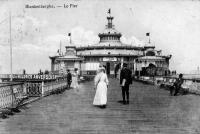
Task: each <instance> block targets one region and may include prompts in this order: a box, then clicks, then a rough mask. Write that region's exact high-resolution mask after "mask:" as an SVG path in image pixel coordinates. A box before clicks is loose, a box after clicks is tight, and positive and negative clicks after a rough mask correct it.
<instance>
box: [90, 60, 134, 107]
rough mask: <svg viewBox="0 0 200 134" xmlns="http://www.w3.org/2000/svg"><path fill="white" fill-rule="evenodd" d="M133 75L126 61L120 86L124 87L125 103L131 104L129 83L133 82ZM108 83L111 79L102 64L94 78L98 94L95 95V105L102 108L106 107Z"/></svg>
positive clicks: (121, 74) (123, 96)
mask: <svg viewBox="0 0 200 134" xmlns="http://www.w3.org/2000/svg"><path fill="white" fill-rule="evenodd" d="M131 75H132V72H131V70H130V69H128V68H127V64H126V63H124V64H123V68H122V70H121V73H120V86H121V87H122V98H123V104H129V85H130V84H132V76H131ZM108 85H109V81H108V77H107V75H106V71H105V68H104V67H102V66H100V67H99V69H98V71H97V75H96V76H95V79H94V86H95V87H94V88H95V90H96V94H95V96H94V100H93V105H95V106H99V107H100V108H106V104H107V89H108Z"/></svg>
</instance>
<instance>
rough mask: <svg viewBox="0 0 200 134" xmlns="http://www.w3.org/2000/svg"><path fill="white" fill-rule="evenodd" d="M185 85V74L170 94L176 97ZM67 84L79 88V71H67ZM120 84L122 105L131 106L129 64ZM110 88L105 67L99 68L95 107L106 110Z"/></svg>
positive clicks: (180, 76)
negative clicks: (183, 84)
mask: <svg viewBox="0 0 200 134" xmlns="http://www.w3.org/2000/svg"><path fill="white" fill-rule="evenodd" d="M182 83H183V74H180V75H179V78H178V79H177V80H176V81H175V83H174V84H173V86H172V87H171V88H170V94H171V95H174V96H176V95H177V94H178V93H179V91H180V89H181V85H182ZM67 84H68V88H69V89H70V88H71V87H73V88H75V89H77V88H78V69H77V68H75V69H74V72H73V73H71V72H70V70H67ZM119 84H120V86H121V89H122V99H123V101H122V103H123V104H129V86H130V84H132V72H131V70H130V69H128V68H127V64H126V63H124V64H123V67H122V69H121V72H120V81H119ZM108 86H109V81H108V77H107V74H106V70H105V67H103V66H99V69H98V70H97V74H96V76H95V78H94V89H95V91H96V93H95V96H94V100H93V105H95V106H99V107H100V108H106V104H107V90H108Z"/></svg>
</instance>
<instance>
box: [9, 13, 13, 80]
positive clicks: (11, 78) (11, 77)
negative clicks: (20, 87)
mask: <svg viewBox="0 0 200 134" xmlns="http://www.w3.org/2000/svg"><path fill="white" fill-rule="evenodd" d="M9 23H10V24H9V30H10V74H11V76H10V81H13V73H12V35H11V11H9Z"/></svg>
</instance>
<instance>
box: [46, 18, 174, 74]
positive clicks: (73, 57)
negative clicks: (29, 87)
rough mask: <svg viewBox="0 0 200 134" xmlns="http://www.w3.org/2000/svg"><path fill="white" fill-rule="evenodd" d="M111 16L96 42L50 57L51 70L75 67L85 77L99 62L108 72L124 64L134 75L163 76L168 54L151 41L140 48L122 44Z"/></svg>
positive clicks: (96, 67)
mask: <svg viewBox="0 0 200 134" xmlns="http://www.w3.org/2000/svg"><path fill="white" fill-rule="evenodd" d="M113 19H114V17H112V16H111V15H109V16H108V17H107V21H108V23H107V25H106V27H105V29H104V31H103V32H102V33H99V34H98V36H99V38H100V41H99V43H97V44H93V45H88V46H84V47H80V46H76V45H74V46H66V52H65V54H64V55H57V56H52V57H50V59H51V71H52V72H53V73H56V74H60V73H66V70H67V69H71V70H72V69H74V68H78V70H79V71H80V75H83V76H87V75H95V74H96V70H97V69H98V68H99V66H100V65H102V66H104V67H105V68H106V73H107V74H108V75H117V74H119V72H120V68H121V66H122V64H123V63H127V64H128V67H129V68H130V69H131V70H132V72H133V74H135V75H151V74H154V75H163V74H165V75H166V72H167V73H168V72H169V60H170V58H171V55H168V56H164V55H162V53H161V51H157V50H156V49H155V46H152V45H151V44H148V45H145V46H143V47H140V46H133V45H132V44H124V43H122V42H121V41H120V38H121V36H122V34H121V33H120V32H118V31H117V30H116V29H115V26H114V25H113ZM152 70H154V72H153V73H152Z"/></svg>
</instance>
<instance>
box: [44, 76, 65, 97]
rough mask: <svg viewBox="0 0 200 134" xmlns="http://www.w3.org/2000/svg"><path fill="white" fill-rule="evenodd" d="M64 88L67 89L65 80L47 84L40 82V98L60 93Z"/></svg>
mask: <svg viewBox="0 0 200 134" xmlns="http://www.w3.org/2000/svg"><path fill="white" fill-rule="evenodd" d="M65 88H67V80H65V79H63V80H59V81H54V82H47V83H44V82H42V96H47V95H50V94H52V93H56V92H60V91H62V90H64V89H65Z"/></svg>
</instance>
